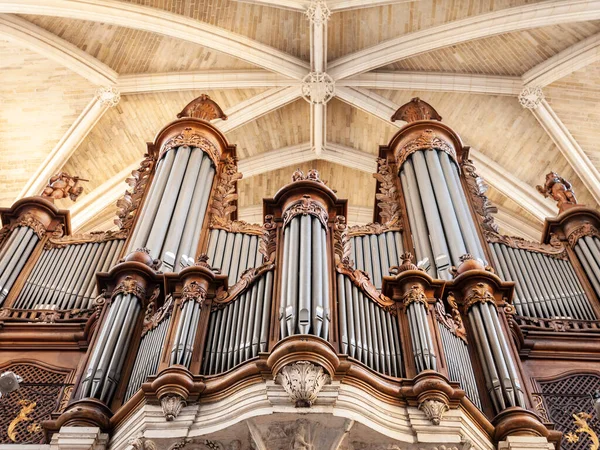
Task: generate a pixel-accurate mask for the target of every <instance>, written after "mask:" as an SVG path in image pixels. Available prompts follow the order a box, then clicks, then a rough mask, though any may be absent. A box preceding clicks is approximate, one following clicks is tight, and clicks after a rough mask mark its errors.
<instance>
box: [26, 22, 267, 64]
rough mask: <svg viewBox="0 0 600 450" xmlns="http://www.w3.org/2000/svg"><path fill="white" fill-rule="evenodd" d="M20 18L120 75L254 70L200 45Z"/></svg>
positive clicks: (95, 25) (98, 26)
mask: <svg viewBox="0 0 600 450" xmlns="http://www.w3.org/2000/svg"><path fill="white" fill-rule="evenodd" d="M23 18H25V19H27V20H29V21H30V22H33V23H34V24H36V25H37V26H39V27H41V28H44V29H46V30H48V31H50V32H51V33H54V34H56V35H57V36H59V37H61V38H62V39H64V40H66V41H68V42H70V43H71V44H74V45H76V46H77V47H79V48H80V49H82V50H84V51H86V52H87V53H89V54H90V55H92V56H93V57H94V58H97V59H98V60H100V61H102V62H103V63H105V64H106V65H108V66H109V67H111V68H112V69H114V70H115V71H116V72H117V73H120V74H128V73H161V72H185V71H199V70H207V69H213V70H219V69H231V70H234V69H239V70H241V69H254V68H256V66H254V65H252V64H248V63H246V62H244V61H241V60H239V59H237V58H233V57H231V56H229V55H225V54H223V53H220V52H215V51H212V50H207V49H206V48H204V47H202V46H201V45H197V44H194V43H192V42H186V41H182V40H179V39H174V38H170V37H165V36H161V35H159V34H155V33H149V32H146V31H139V30H134V29H132V28H124V27H119V26H116V25H107V24H104V23H97V22H89V21H85V20H75V19H64V18H61V17H50V16H23Z"/></svg>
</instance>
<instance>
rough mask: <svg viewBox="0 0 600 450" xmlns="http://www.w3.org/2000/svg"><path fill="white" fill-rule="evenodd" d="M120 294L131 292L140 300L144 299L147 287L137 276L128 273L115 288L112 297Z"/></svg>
mask: <svg viewBox="0 0 600 450" xmlns="http://www.w3.org/2000/svg"><path fill="white" fill-rule="evenodd" d="M119 294H122V295H128V294H130V295H134V296H135V297H137V298H138V299H140V300H143V299H145V298H146V289H145V288H144V285H143V284H142V283H141V282H140V281H139V280H137V279H136V278H133V277H132V276H130V275H127V276H126V277H125V278H123V279H122V280H121V282H120V283H119V284H118V285H117V287H116V288H115V289H114V290H113V293H112V296H111V298H115V297H116V296H117V295H119Z"/></svg>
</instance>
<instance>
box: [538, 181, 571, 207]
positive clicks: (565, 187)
mask: <svg viewBox="0 0 600 450" xmlns="http://www.w3.org/2000/svg"><path fill="white" fill-rule="evenodd" d="M535 188H536V189H537V190H538V192H539V193H540V194H542V195H543V196H544V197H546V198H548V197H552V198H553V199H554V200H555V201H556V203H557V205H558V210H559V211H560V212H562V211H563V210H564V208H565V207H566V206H567V205H576V204H577V199H576V198H575V192H573V186H571V183H569V182H568V181H567V180H565V179H564V178H563V177H561V176H560V175H558V174H557V173H556V172H550V173H548V174H546V181H545V183H544V185H543V186H541V185H539V184H538V185H537V186H536V187H535Z"/></svg>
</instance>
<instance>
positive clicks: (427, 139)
mask: <svg viewBox="0 0 600 450" xmlns="http://www.w3.org/2000/svg"><path fill="white" fill-rule="evenodd" d="M434 149H437V150H440V151H442V152H445V153H447V154H448V156H450V157H451V158H452V159H453V160H454V161H457V159H456V152H455V151H454V148H453V147H452V145H450V144H449V143H448V142H447V141H446V140H444V139H442V138H441V137H439V136H438V135H437V134H436V133H435V131H434V130H432V129H426V130H424V131H423V132H422V133H421V134H420V135H419V136H417V137H416V138H415V139H413V140H412V141H409V142H408V143H407V144H406V145H405V146H404V147H402V148H401V149H400V151H399V152H398V153H397V154H396V164H397V165H398V167H402V164H404V161H406V160H407V159H408V157H409V156H410V155H412V154H413V153H415V152H418V151H420V150H434Z"/></svg>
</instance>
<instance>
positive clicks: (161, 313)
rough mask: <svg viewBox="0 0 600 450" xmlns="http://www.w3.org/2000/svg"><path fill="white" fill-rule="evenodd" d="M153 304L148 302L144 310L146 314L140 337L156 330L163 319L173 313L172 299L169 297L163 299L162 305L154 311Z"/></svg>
mask: <svg viewBox="0 0 600 450" xmlns="http://www.w3.org/2000/svg"><path fill="white" fill-rule="evenodd" d="M155 305H156V303H155V302H149V303H148V306H147V308H146V314H145V316H144V325H143V327H142V337H143V336H145V335H146V333H148V332H149V331H150V330H153V329H154V328H156V327H157V326H158V325H159V324H160V323H161V322H162V321H163V320H164V319H166V318H168V317H169V316H170V315H171V312H172V311H173V297H172V296H171V295H169V296H168V297H167V298H166V299H165V303H164V305H162V306H161V307H160V308H158V310H156V311H155V309H156V306H155Z"/></svg>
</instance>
